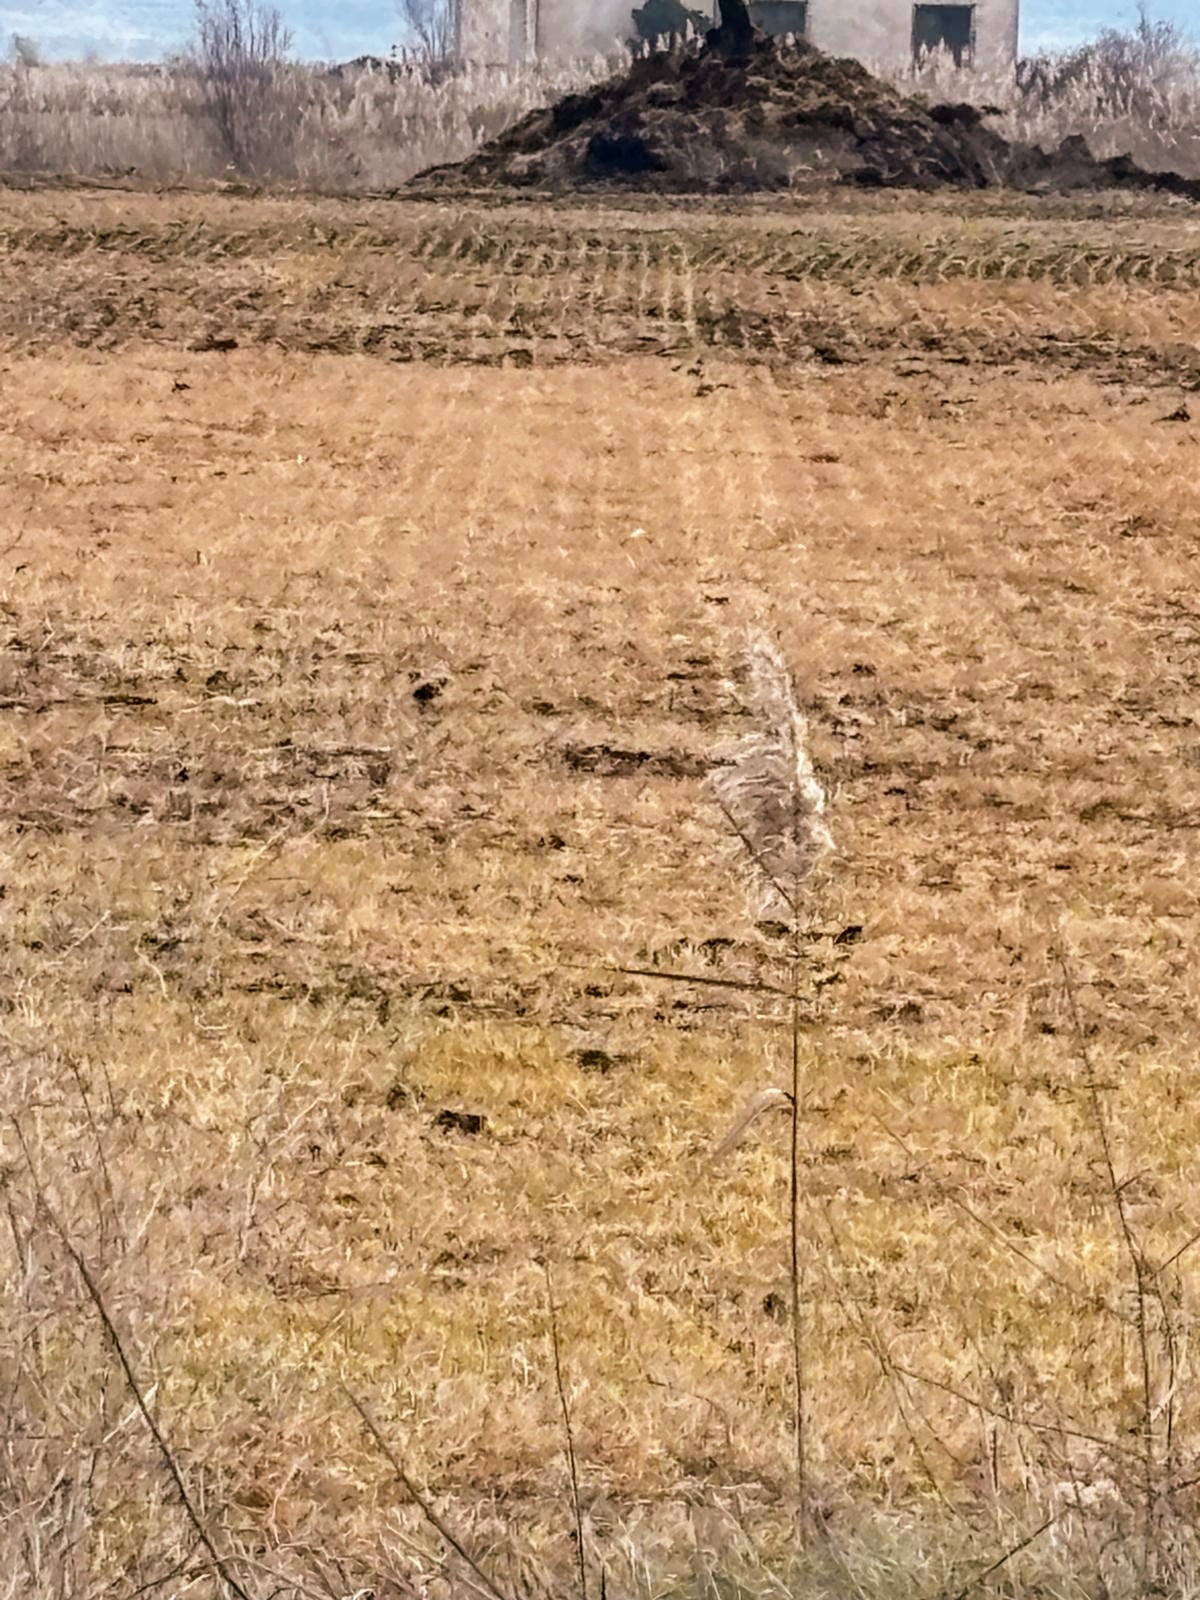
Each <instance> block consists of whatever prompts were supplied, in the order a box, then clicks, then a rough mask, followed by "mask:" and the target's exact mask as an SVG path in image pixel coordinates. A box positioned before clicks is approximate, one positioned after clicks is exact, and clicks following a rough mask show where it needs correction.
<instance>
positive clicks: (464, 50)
mask: <svg viewBox="0 0 1200 1600" xmlns="http://www.w3.org/2000/svg"><path fill="white" fill-rule="evenodd" d="M537 28H538V0H460V4H459V11H458V55H459V59H460V60H461V61H465V62H469V63H471V64H472V65H475V66H484V67H496V66H506V65H512V64H516V63H517V62H521V61H531V60H532V59H533V58H534V55H535V54H536V52H537V47H538V42H537Z"/></svg>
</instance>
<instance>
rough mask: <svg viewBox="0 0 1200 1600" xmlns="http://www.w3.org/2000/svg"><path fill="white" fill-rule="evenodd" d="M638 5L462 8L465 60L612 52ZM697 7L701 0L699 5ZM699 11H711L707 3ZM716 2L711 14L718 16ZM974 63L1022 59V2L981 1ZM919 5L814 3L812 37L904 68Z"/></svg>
mask: <svg viewBox="0 0 1200 1600" xmlns="http://www.w3.org/2000/svg"><path fill="white" fill-rule="evenodd" d="M633 3H634V0H459V4H460V18H461V22H460V29H459V38H460V44H459V54H460V56H461V57H462V59H463V60H465V61H471V62H477V63H480V64H483V65H488V66H493V65H498V64H501V63H513V62H520V61H527V60H530V59H532V58H533V57H534V56H535V55H542V56H551V55H583V54H586V53H588V52H591V51H596V50H598V51H603V52H605V53H607V52H609V51H611V49H612V47H613V43H614V41H615V40H618V39H628V38H629V37H630V34H631V32H632V23H631V10H632V6H633ZM693 4H695V0H693ZM696 9H698V10H699V9H708V8H707V7H706V6H705V4H704V0H700V3H699V4H698V5H696ZM716 9H717V8H716V0H713V3H712V10H713V13H714V16H715V15H716ZM966 9H968V10H969V12H970V17H969V34H970V41H971V48H970V60H971V62H972V63H973V65H975V66H977V67H979V68H981V69H982V70H984V71H999V70H1003V69H1005V68H1009V67H1011V66H1013V65H1014V64H1015V62H1016V59H1017V20H1018V12H1019V9H1020V0H974V3H973V4H972V5H970V6H969V7H968V8H966ZM915 10H916V7H915V6H914V4H913V0H808V12H807V15H808V28H807V37H808V38H809V39H810V40H811V41H812V42H813V44H815V45H818V46H819V47H820V48H821V49H822V50H827V51H828V52H829V53H830V55H835V56H855V57H856V58H857V59H858V60H859V61H864V62H866V63H867V64H868V65H869V66H881V67H904V66H907V65H908V63H909V62H910V61H911V60H912V56H913V36H914V12H915Z"/></svg>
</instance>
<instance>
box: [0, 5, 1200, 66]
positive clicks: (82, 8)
mask: <svg viewBox="0 0 1200 1600" xmlns="http://www.w3.org/2000/svg"><path fill="white" fill-rule="evenodd" d="M276 3H277V4H278V7H279V10H280V11H281V12H282V13H283V16H284V20H285V22H286V23H287V24H288V26H289V27H291V29H292V31H293V34H294V36H295V49H296V53H297V54H298V55H301V56H305V57H312V58H317V59H326V60H330V59H341V60H345V59H346V58H347V57H350V56H355V55H363V54H366V53H371V54H384V53H386V51H387V49H388V47H389V46H390V45H391V44H392V42H393V40H395V39H396V38H397V37H398V36H399V35H400V33H401V28H400V24H399V7H398V5H397V4H396V3H395V0H336V3H335V4H334V5H332V6H331V5H330V4H329V3H328V0H276ZM632 3H633V0H631V4H632ZM1150 11H1151V15H1152V16H1154V17H1156V18H1163V19H1164V20H1169V21H1172V22H1177V23H1179V24H1181V25H1182V26H1183V27H1185V28H1188V29H1190V30H1191V31H1192V32H1193V33H1195V34H1200V0H1151V5H1150ZM191 17H192V7H191V3H190V0H0V49H2V48H3V47H4V46H5V45H6V44H7V42H8V40H9V39H10V38H11V36H12V35H13V34H14V33H20V34H25V35H27V36H28V37H29V38H31V39H34V40H36V41H37V43H38V44H39V45H40V47H41V49H42V50H43V52H44V54H45V55H46V56H47V57H56V58H57V57H64V56H82V55H84V54H85V53H87V52H88V51H94V52H95V54H96V55H98V56H101V57H104V58H107V59H118V58H127V59H140V60H151V59H154V58H155V57H159V56H162V55H163V54H165V53H167V52H169V51H171V50H173V49H176V48H177V47H178V46H179V45H180V44H182V42H183V41H184V39H185V38H186V37H187V35H188V33H189V31H190V28H191ZM1136 18H1137V5H1136V0H1023V3H1022V7H1021V35H1022V48H1023V49H1024V50H1037V49H1041V48H1049V49H1057V48H1065V47H1068V46H1070V45H1072V44H1077V43H1078V42H1079V41H1080V40H1082V39H1086V38H1088V37H1090V36H1091V35H1093V34H1095V33H1096V32H1098V31H1099V29H1101V28H1104V27H1128V26H1129V25H1131V24H1132V23H1133V22H1134V21H1135V20H1136Z"/></svg>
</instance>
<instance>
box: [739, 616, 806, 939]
mask: <svg viewBox="0 0 1200 1600" xmlns="http://www.w3.org/2000/svg"><path fill="white" fill-rule="evenodd" d="M746 659H747V664H748V666H749V669H750V685H751V696H752V701H753V706H754V711H755V714H756V716H757V718H758V721H759V727H757V728H756V729H755V731H754V732H753V733H750V734H747V735H746V736H745V737H744V738H743V739H740V740H739V741H738V743H737V745H736V746H735V747H734V749H733V752H732V755H733V760H732V762H731V763H730V764H729V765H728V766H724V767H719V768H717V770H716V771H715V772H714V773H713V775H712V778H711V779H710V783H711V787H712V790H713V793H714V794H715V796H716V799H717V803H718V804H719V805H720V807H721V809H722V811H723V812H724V813H725V816H726V818H727V819H728V821H729V823H730V826H731V827H732V828H733V829H734V831H735V832H736V833H737V835H738V837H739V838H740V839H741V841H742V843H743V844H744V845H745V847H746V850H747V851H748V853H749V855H750V857H751V859H752V860H753V861H754V863H755V865H756V866H757V867H758V869H759V871H760V873H761V874H762V876H763V878H764V879H765V880H766V883H767V885H768V886H769V887H770V888H771V889H773V890H774V891H775V893H776V894H777V895H779V897H780V898H781V899H782V900H783V901H784V903H785V904H786V905H787V907H788V909H789V910H790V911H791V912H792V913H793V914H795V913H796V911H797V909H798V901H799V894H800V888H801V886H802V884H803V883H804V882H805V880H806V879H807V878H808V877H809V876H810V875H811V873H812V871H813V868H814V867H815V866H816V864H817V861H818V860H819V859H820V856H821V855H822V853H823V852H824V851H825V850H827V849H829V848H830V847H831V845H832V844H833V835H832V834H831V833H830V831H829V826H828V824H827V823H826V821H825V791H824V789H823V788H822V787H821V784H820V782H819V780H818V778H817V775H816V772H815V771H814V769H813V764H812V757H811V756H810V755H809V751H808V719H807V718H806V717H805V715H804V713H803V711H802V710H801V709H800V703H799V699H798V697H797V694H796V684H795V680H794V679H793V677H792V673H791V669H790V668H789V667H788V664H787V662H786V661H785V660H784V658H783V655H782V654H781V652H780V650H779V648H778V646H777V645H776V644H775V642H774V640H772V639H770V638H769V637H768V636H767V635H766V634H764V633H760V632H755V633H753V634H752V635H751V637H750V641H749V644H748V647H747V652H746Z"/></svg>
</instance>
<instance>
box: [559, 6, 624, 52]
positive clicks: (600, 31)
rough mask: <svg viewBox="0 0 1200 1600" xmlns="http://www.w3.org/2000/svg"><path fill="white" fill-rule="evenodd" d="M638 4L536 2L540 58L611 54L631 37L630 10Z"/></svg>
mask: <svg viewBox="0 0 1200 1600" xmlns="http://www.w3.org/2000/svg"><path fill="white" fill-rule="evenodd" d="M640 4H641V0H538V9H539V13H540V15H539V24H540V26H539V30H538V38H539V41H540V45H539V48H540V50H541V53H542V54H543V55H562V56H579V55H589V54H591V52H593V51H600V52H601V53H602V54H605V55H607V54H609V53H611V51H612V49H613V46H614V43H617V42H623V41H624V40H626V39H628V38H630V37H631V35H632V33H633V15H632V13H633V7H634V5H640Z"/></svg>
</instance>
